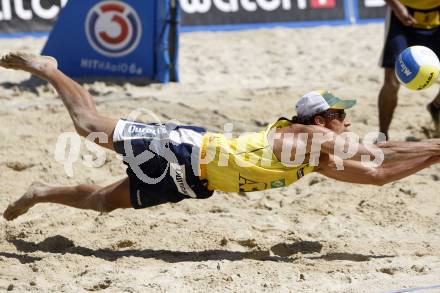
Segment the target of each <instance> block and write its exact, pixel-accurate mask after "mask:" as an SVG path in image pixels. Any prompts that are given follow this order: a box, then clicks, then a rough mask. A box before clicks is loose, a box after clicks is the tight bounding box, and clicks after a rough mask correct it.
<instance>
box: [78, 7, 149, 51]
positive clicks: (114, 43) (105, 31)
mask: <svg viewBox="0 0 440 293" xmlns="http://www.w3.org/2000/svg"><path fill="white" fill-rule="evenodd" d="M85 30H86V35H87V39H88V41H89V43H90V45H91V46H92V47H93V49H95V50H96V51H97V52H99V53H101V54H102V55H105V56H108V57H121V56H125V55H127V54H129V53H131V52H132V51H133V50H134V49H136V47H137V46H138V44H139V41H140V38H141V35H142V26H141V21H140V19H139V16H138V14H137V12H136V11H135V10H134V9H133V8H132V7H131V6H130V5H128V4H127V3H124V2H122V1H102V2H99V3H98V4H96V5H95V6H93V7H92V8H91V9H90V11H89V13H88V14H87V18H86V22H85Z"/></svg>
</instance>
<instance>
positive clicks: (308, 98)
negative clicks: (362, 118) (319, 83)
mask: <svg viewBox="0 0 440 293" xmlns="http://www.w3.org/2000/svg"><path fill="white" fill-rule="evenodd" d="M355 104H356V100H342V99H340V98H338V97H336V96H334V95H333V94H331V93H330V92H327V91H313V92H309V93H307V94H305V95H304V96H302V97H301V98H300V99H299V101H298V102H297V103H296V112H297V114H298V117H301V118H310V117H313V116H314V115H316V114H319V113H322V112H324V111H326V110H328V109H349V108H351V107H353V106H354V105H355Z"/></svg>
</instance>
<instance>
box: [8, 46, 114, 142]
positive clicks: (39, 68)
mask: <svg viewBox="0 0 440 293" xmlns="http://www.w3.org/2000/svg"><path fill="white" fill-rule="evenodd" d="M0 66H3V67H5V68H10V69H16V70H23V71H26V72H29V73H31V74H33V75H36V76H38V77H39V78H41V79H44V80H46V81H48V82H49V83H50V84H51V85H52V86H53V87H54V88H55V89H56V91H57V92H58V94H59V96H60V98H61V99H62V101H63V103H64V105H65V106H66V108H67V110H68V111H69V114H70V117H71V118H72V121H73V124H74V126H75V129H76V131H77V132H78V133H79V134H80V135H82V136H84V137H86V136H87V135H89V134H90V133H92V132H103V133H105V134H106V135H107V137H108V141H107V142H103V143H100V142H97V141H96V143H97V144H99V145H101V146H103V147H106V148H108V149H113V142H112V138H113V137H112V134H113V130H114V128H115V126H116V123H117V120H116V119H111V118H107V117H104V116H101V115H99V114H98V112H97V111H96V106H95V102H94V101H93V98H92V96H91V95H90V94H89V92H88V91H87V90H86V89H85V88H84V87H82V86H81V85H79V84H78V83H76V82H75V81H73V80H72V79H70V78H69V77H67V76H66V75H65V74H64V73H62V72H61V71H60V70H58V69H57V62H56V60H55V59H54V58H52V57H46V56H36V55H32V54H26V53H10V54H8V55H5V56H3V57H2V58H1V59H0Z"/></svg>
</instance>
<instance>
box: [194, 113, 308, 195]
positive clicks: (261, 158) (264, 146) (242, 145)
mask: <svg viewBox="0 0 440 293" xmlns="http://www.w3.org/2000/svg"><path fill="white" fill-rule="evenodd" d="M288 124H289V122H288V121H286V120H279V121H277V122H275V123H273V124H271V125H269V126H268V127H267V128H266V129H264V130H262V131H260V132H255V133H249V134H245V135H241V136H240V137H238V138H227V137H226V136H225V135H223V134H217V133H208V134H206V135H205V137H204V140H203V145H202V155H201V157H202V158H201V164H200V170H201V177H202V178H204V179H207V180H208V189H210V190H222V191H226V192H239V191H242V192H249V191H258V190H265V189H270V188H278V187H283V186H287V185H290V184H292V183H294V182H295V181H297V180H298V179H300V178H301V177H303V176H305V175H307V174H308V173H311V172H312V171H313V169H314V167H313V166H309V165H308V164H302V165H298V166H286V165H284V164H282V163H281V162H280V161H278V159H277V158H276V157H275V155H274V154H273V151H272V147H271V145H270V144H269V141H268V138H267V136H268V134H269V131H270V130H271V129H273V128H279V127H283V126H287V125H288Z"/></svg>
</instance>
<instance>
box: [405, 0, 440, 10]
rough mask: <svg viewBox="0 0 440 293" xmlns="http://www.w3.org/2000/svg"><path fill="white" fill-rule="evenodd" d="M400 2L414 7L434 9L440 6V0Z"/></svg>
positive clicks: (407, 0)
mask: <svg viewBox="0 0 440 293" xmlns="http://www.w3.org/2000/svg"><path fill="white" fill-rule="evenodd" d="M400 2H401V3H402V4H403V5H405V6H408V7H411V8H414V9H423V10H426V9H433V8H436V7H440V1H439V0H400Z"/></svg>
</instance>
